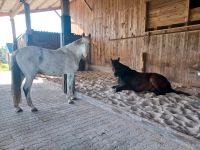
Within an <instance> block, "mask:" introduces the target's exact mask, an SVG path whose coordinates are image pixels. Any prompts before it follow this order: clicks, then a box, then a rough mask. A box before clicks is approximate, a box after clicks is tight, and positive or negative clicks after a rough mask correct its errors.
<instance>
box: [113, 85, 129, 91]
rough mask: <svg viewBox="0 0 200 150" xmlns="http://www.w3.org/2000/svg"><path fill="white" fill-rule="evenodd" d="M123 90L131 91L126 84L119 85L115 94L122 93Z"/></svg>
mask: <svg viewBox="0 0 200 150" xmlns="http://www.w3.org/2000/svg"><path fill="white" fill-rule="evenodd" d="M122 90H130V88H129V87H128V86H127V85H126V84H123V85H119V86H117V87H116V89H115V92H121V91H122Z"/></svg>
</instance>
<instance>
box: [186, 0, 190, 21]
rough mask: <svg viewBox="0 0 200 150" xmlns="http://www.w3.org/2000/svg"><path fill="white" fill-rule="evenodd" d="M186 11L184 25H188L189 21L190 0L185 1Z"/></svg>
mask: <svg viewBox="0 0 200 150" xmlns="http://www.w3.org/2000/svg"><path fill="white" fill-rule="evenodd" d="M186 1H187V3H186V9H187V14H186V19H185V25H188V24H189V20H190V0H186Z"/></svg>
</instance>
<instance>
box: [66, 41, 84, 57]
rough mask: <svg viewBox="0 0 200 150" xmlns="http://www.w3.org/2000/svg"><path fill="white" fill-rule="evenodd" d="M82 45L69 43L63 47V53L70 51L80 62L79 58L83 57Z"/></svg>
mask: <svg viewBox="0 0 200 150" xmlns="http://www.w3.org/2000/svg"><path fill="white" fill-rule="evenodd" d="M84 48H85V46H84V43H80V44H78V45H76V44H74V43H71V44H68V45H66V46H65V49H63V51H64V52H67V51H70V52H72V53H73V54H74V55H75V56H76V57H77V59H78V61H80V60H81V57H82V55H83V51H84Z"/></svg>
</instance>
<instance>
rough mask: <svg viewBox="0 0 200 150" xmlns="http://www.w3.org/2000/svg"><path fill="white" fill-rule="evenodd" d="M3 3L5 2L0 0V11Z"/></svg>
mask: <svg viewBox="0 0 200 150" xmlns="http://www.w3.org/2000/svg"><path fill="white" fill-rule="evenodd" d="M4 3H5V0H2V1H1V3H0V9H1V8H2V7H3V5H4Z"/></svg>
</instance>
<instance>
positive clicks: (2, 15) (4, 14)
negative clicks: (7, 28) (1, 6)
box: [0, 12, 11, 17]
mask: <svg viewBox="0 0 200 150" xmlns="http://www.w3.org/2000/svg"><path fill="white" fill-rule="evenodd" d="M10 15H11V14H10V13H9V12H0V17H4V16H10Z"/></svg>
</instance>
